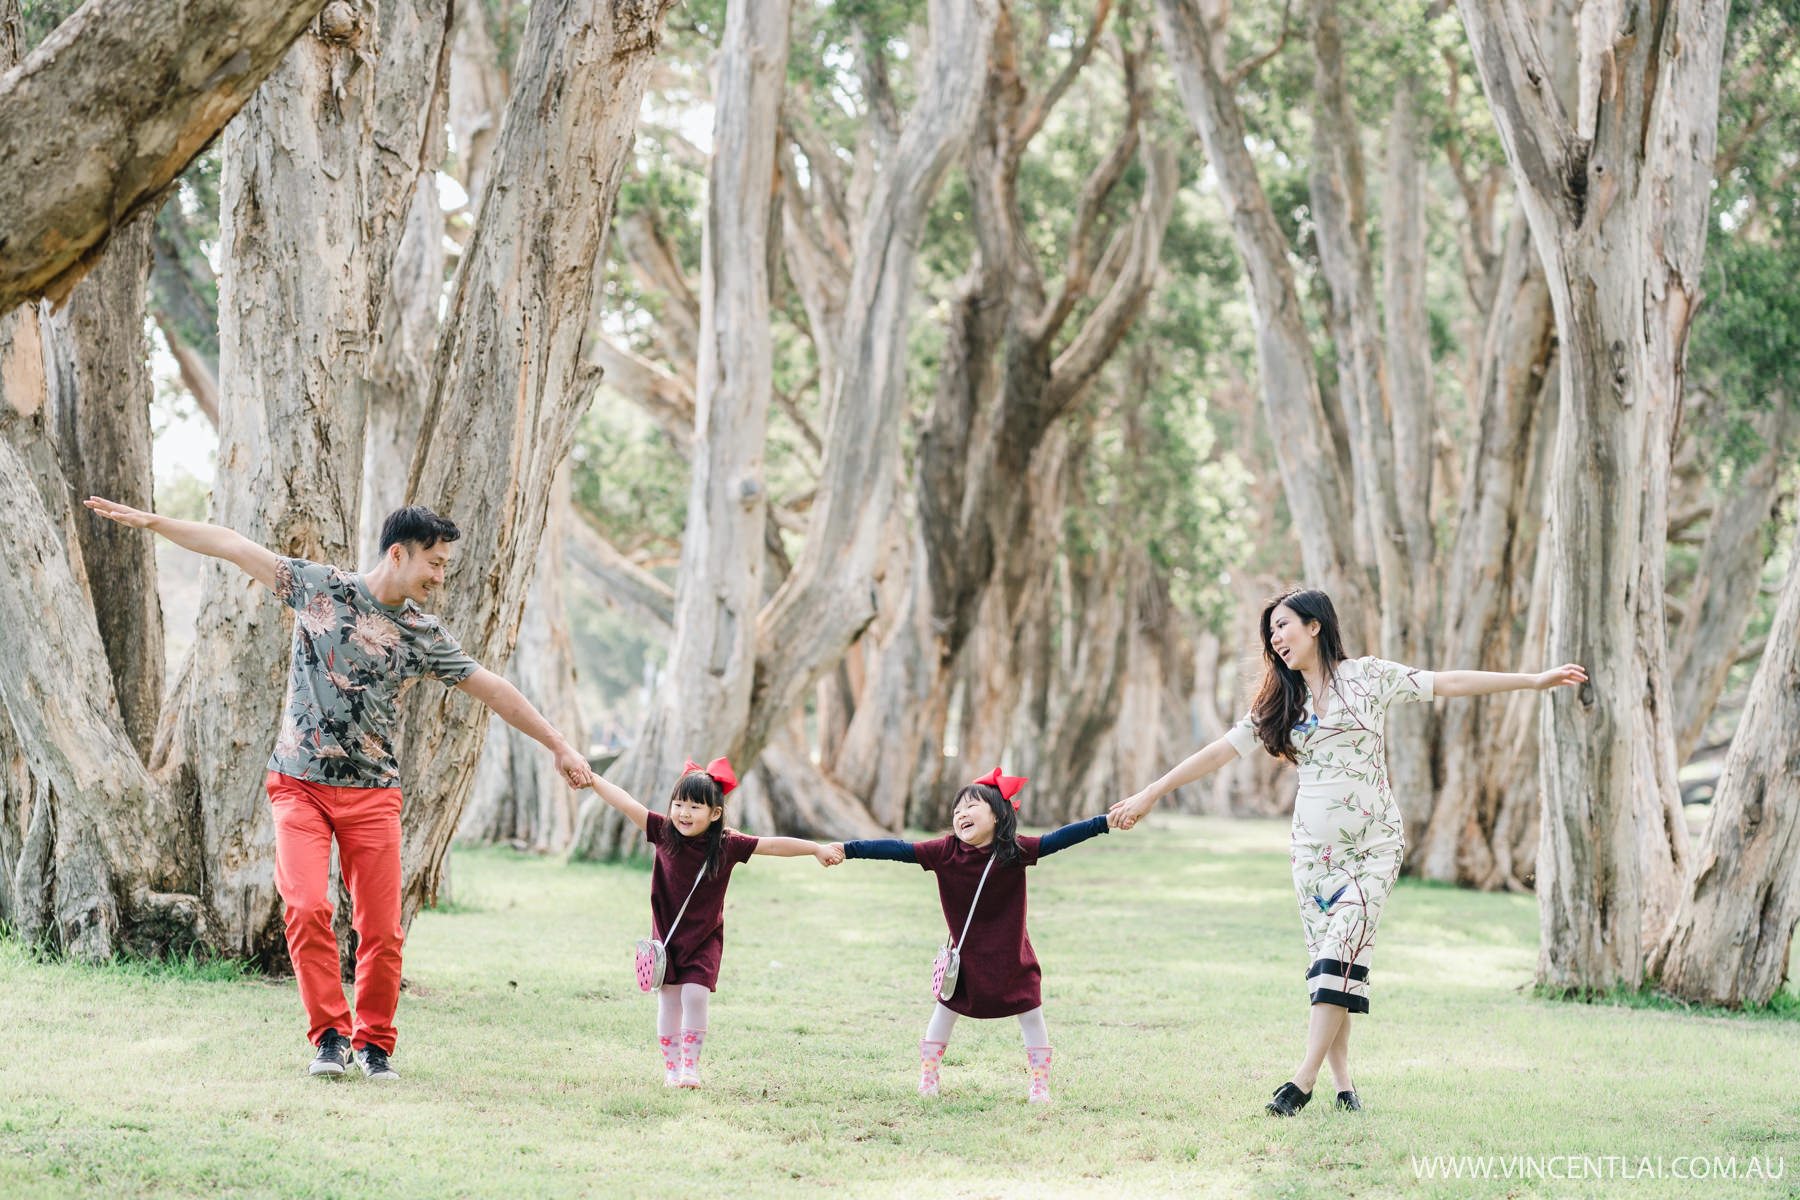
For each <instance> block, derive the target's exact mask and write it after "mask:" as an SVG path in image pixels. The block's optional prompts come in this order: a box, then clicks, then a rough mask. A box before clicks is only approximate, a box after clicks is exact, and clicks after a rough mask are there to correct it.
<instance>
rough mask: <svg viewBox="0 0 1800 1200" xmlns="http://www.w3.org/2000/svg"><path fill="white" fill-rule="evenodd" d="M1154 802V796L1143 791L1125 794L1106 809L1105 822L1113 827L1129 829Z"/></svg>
mask: <svg viewBox="0 0 1800 1200" xmlns="http://www.w3.org/2000/svg"><path fill="white" fill-rule="evenodd" d="M1155 803H1156V798H1155V797H1154V796H1147V795H1145V794H1144V793H1143V792H1138V793H1136V794H1135V795H1131V796H1127V797H1125V799H1123V800H1121V801H1119V802H1118V803H1117V804H1115V805H1113V806H1112V807H1111V808H1109V809H1107V810H1106V823H1107V824H1108V825H1110V826H1112V827H1113V828H1114V829H1130V828H1131V827H1132V826H1133V825H1136V824H1137V823H1138V821H1139V819H1140V818H1142V817H1143V815H1144V814H1145V813H1147V812H1149V811H1150V807H1151V805H1153V804H1155Z"/></svg>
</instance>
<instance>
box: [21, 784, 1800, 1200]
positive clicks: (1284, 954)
mask: <svg viewBox="0 0 1800 1200" xmlns="http://www.w3.org/2000/svg"><path fill="white" fill-rule="evenodd" d="M1286 844H1287V832H1286V827H1285V824H1284V823H1281V822H1228V821H1214V820H1202V819H1193V818H1182V817H1170V816H1163V817H1160V818H1156V819H1153V821H1152V822H1147V823H1146V824H1145V825H1142V826H1140V827H1139V828H1138V830H1136V831H1134V832H1132V833H1129V834H1117V833H1115V834H1113V835H1111V836H1109V837H1106V838H1101V839H1097V840H1095V841H1093V842H1089V843H1086V844H1084V845H1081V846H1078V847H1076V848H1074V849H1072V850H1070V851H1067V852H1066V853H1064V854H1061V855H1058V856H1056V857H1054V858H1051V859H1049V860H1047V861H1046V862H1045V863H1044V864H1043V865H1042V866H1041V867H1039V868H1037V869H1035V870H1034V872H1033V875H1032V922H1031V928H1032V940H1033V943H1034V944H1035V945H1036V947H1037V950H1038V955H1039V957H1040V958H1041V959H1042V960H1043V963H1044V999H1045V1013H1046V1016H1047V1018H1048V1022H1049V1026H1050V1032H1051V1038H1052V1041H1053V1042H1054V1044H1055V1047H1056V1052H1057V1059H1056V1065H1055V1069H1054V1072H1053V1079H1052V1083H1053V1087H1054V1089H1055V1093H1056V1103H1055V1104H1054V1105H1053V1106H1052V1107H1050V1108H1049V1109H1047V1110H1040V1109H1030V1108H1027V1106H1026V1105H1025V1103H1024V1094H1025V1084H1026V1080H1025V1066H1024V1055H1023V1053H1022V1051H1021V1049H1020V1045H1019V1034H1018V1026H1017V1023H1016V1022H1013V1021H1010V1020H1007V1021H995V1022H974V1021H968V1020H964V1021H963V1022H961V1023H960V1025H959V1026H958V1028H957V1031H956V1036H955V1038H954V1039H953V1041H952V1043H951V1046H950V1052H949V1055H948V1057H947V1058H946V1060H945V1066H944V1096H943V1098H942V1099H941V1100H939V1101H937V1102H927V1101H923V1100H921V1099H920V1098H919V1097H918V1096H917V1095H916V1094H915V1093H914V1084H915V1081H916V1075H917V1050H916V1047H917V1043H918V1040H919V1035H920V1033H921V1032H922V1030H923V1028H924V1023H925V1018H926V1016H927V1013H928V1010H929V1008H930V1004H929V1002H928V999H927V994H926V988H927V984H928V981H929V974H930V965H931V956H932V953H933V951H934V949H935V947H936V945H937V943H938V942H939V941H940V940H941V938H942V936H943V924H942V919H941V917H940V915H939V913H938V908H937V899H936V892H935V889H934V888H933V887H932V885H931V880H930V878H929V877H928V876H926V875H925V874H924V873H923V872H921V871H919V870H917V869H915V868H913V867H908V866H902V865H900V864H894V863H879V862H852V863H847V864H845V865H844V866H842V867H838V868H835V869H833V870H831V871H829V872H827V871H823V870H821V869H820V868H819V867H818V866H817V865H815V864H814V863H813V862H811V861H810V860H783V859H769V858H761V859H756V860H753V861H752V862H751V863H750V864H749V865H748V866H747V867H743V868H740V869H739V870H738V873H737V874H736V875H735V876H734V878H733V883H732V890H731V896H730V899H729V901H728V906H727V918H726V931H727V936H726V953H725V967H724V972H723V975H722V977H721V979H720V988H719V992H718V994H717V995H716V996H715V997H714V1000H713V1006H712V1017H711V1032H710V1035H709V1038H708V1041H707V1046H706V1054H705V1057H704V1059H703V1060H702V1074H703V1075H704V1077H705V1079H706V1083H707V1087H706V1089H705V1090H704V1091H701V1092H698V1093H677V1092H673V1091H670V1090H666V1089H664V1087H663V1086H662V1070H661V1063H660V1059H659V1057H658V1053H657V1050H656V1044H655V1038H654V1035H653V1020H654V1003H653V1001H652V1000H651V999H650V998H649V997H647V996H644V995H641V994H640V993H638V991H637V990H636V986H635V984H634V983H633V981H632V978H631V963H630V950H631V941H632V940H633V939H635V938H636V937H638V936H640V935H641V934H642V932H643V931H644V930H645V928H646V926H647V924H648V909H649V902H648V893H649V879H648V874H647V872H646V871H645V869H644V868H643V867H642V866H631V865H626V866H576V867H570V866H564V865H562V864H560V863H557V862H554V861H543V860H537V859H531V858H526V857H521V856H518V855H514V854H510V853H506V852H499V851H478V852H458V853H457V855H456V857H455V861H454V864H453V868H452V877H453V880H454V900H453V903H451V904H450V905H448V906H446V909H445V910H444V911H439V912H434V913H427V914H425V915H423V916H422V917H421V918H420V919H419V921H418V923H417V924H416V926H415V927H414V929H413V931H412V936H411V939H410V940H409V942H408V944H407V954H406V976H407V979H408V981H409V990H408V991H407V992H406V993H405V994H404V996H403V997H402V999H401V1006H400V1022H399V1023H400V1030H401V1034H400V1045H399V1047H398V1050H397V1052H396V1054H395V1058H394V1062H395V1066H396V1067H398V1068H399V1069H400V1070H401V1071H402V1072H403V1073H404V1074H405V1076H406V1078H405V1080H404V1082H402V1083H401V1084H399V1085H397V1086H393V1087H388V1088H382V1087H379V1086H376V1085H371V1084H369V1083H368V1082H367V1081H365V1080H362V1079H361V1078H360V1077H357V1078H351V1079H347V1080H345V1081H342V1082H338V1083H323V1082H320V1081H316V1080H311V1079H308V1078H307V1076H306V1074H305V1063H306V1060H307V1058H308V1057H309V1050H308V1048H307V1047H306V1045H305V1041H304V1036H303V1028H304V1023H303V1021H302V1019H301V1013H300V1005H299V1001H298V998H297V996H296V994H295V991H294V987H293V985H292V984H291V983H282V984H270V983H263V982H258V981H250V980H243V979H233V978H228V977H221V976H223V975H225V974H226V973H224V972H221V971H219V970H217V969H212V970H208V969H205V968H202V969H199V970H193V969H189V970H182V969H180V968H178V967H169V966H156V967H146V966H142V965H138V966H131V965H127V966H117V967H109V968H103V969H91V968H83V967H79V966H74V965H69V964H65V963H40V962H37V961H34V960H33V959H32V958H31V957H30V956H29V955H28V954H27V953H26V952H25V951H23V950H22V949H21V948H19V947H18V946H16V945H14V944H11V943H0V1019H3V1025H4V1028H5V1030H6V1032H7V1035H8V1042H9V1045H8V1046H7V1047H6V1049H5V1052H4V1063H5V1065H4V1067H0V1196H5V1197H12V1196H76V1195H82V1196H86V1195H133V1196H136V1195H148V1196H197V1195H203V1194H204V1195H209V1196H210V1195H258V1196H260V1195H268V1196H282V1197H288V1196H346V1197H349V1196H356V1197H361V1196H390V1195H391V1196H421V1197H445V1196H464V1195H469V1196H507V1197H519V1198H523V1197H535V1196H561V1195H570V1196H613V1195H619V1196H649V1195H654V1194H662V1195H667V1196H703V1195H707V1194H731V1195H737V1194H746V1195H769V1194H780V1195H830V1196H833V1197H855V1196H881V1197H885V1196H893V1195H904V1196H921V1197H933V1198H940V1197H955V1196H969V1197H999V1196H1005V1197H1032V1196H1068V1195H1117V1196H1155V1195H1191V1196H1245V1195H1247V1196H1268V1197H1274V1196H1346V1195H1349V1196H1383V1195H1393V1194H1402V1195H1409V1196H1414V1195H1416V1196H1454V1197H1464V1196H1555V1197H1561V1196H1613V1195H1619V1196H1632V1197H1651V1196H1682V1197H1688V1196H1706V1197H1714V1196H1719V1197H1725V1196H1740V1195H1742V1196H1782V1197H1794V1196H1800V1019H1796V1014H1800V1000H1796V999H1795V998H1794V997H1792V996H1789V997H1787V999H1788V1000H1789V1001H1793V1002H1791V1003H1786V1004H1785V1005H1784V1006H1782V1012H1783V1013H1784V1015H1779V1016H1771V1015H1760V1016H1738V1017H1726V1016H1720V1015H1707V1014H1695V1013H1689V1012H1683V1011H1679V1010H1674V1009H1671V1008H1667V1007H1654V1006H1589V1005H1575V1004H1563V1003H1552V1002H1548V1001H1545V1000H1540V999H1537V998H1535V997H1533V995H1532V994H1531V991H1530V981H1531V974H1532V967H1533V964H1534V961H1535V957H1536V952H1537V949H1536V947H1537V909H1536V905H1535V902H1534V901H1533V900H1532V899H1531V898H1530V897H1525V896H1510V895H1483V894H1476V893H1470V892H1462V891H1455V890H1452V889H1447V888H1439V887H1427V886H1422V885H1418V884H1411V883H1407V884H1402V886H1401V888H1400V890H1399V892H1398V893H1397V894H1396V896H1395V897H1394V898H1393V900H1392V901H1391V902H1390V904H1389V906H1388V909H1387V914H1386V917H1385V923H1384V926H1383V930H1382V941H1381V943H1380V945H1379V946H1378V948H1377V951H1376V958H1375V965H1374V970H1373V975H1372V982H1373V992H1372V1000H1373V1004H1374V1013H1373V1014H1372V1015H1371V1016H1368V1017H1359V1018H1357V1024H1356V1025H1355V1027H1354V1029H1355V1034H1354V1040H1353V1041H1352V1043H1351V1057H1352V1062H1353V1064H1357V1084H1358V1086H1359V1088H1360V1089H1361V1091H1362V1094H1363V1097H1364V1101H1365V1103H1366V1104H1367V1106H1368V1107H1367V1110H1366V1111H1364V1112H1362V1113H1360V1114H1348V1113H1338V1112H1334V1111H1332V1110H1331V1108H1330V1106H1329V1105H1328V1104H1326V1103H1322V1102H1321V1101H1324V1100H1327V1099H1328V1098H1329V1093H1328V1090H1327V1088H1328V1084H1329V1075H1328V1074H1326V1075H1322V1076H1321V1082H1322V1084H1324V1085H1326V1086H1322V1087H1321V1089H1320V1092H1319V1094H1318V1095H1317V1097H1316V1098H1315V1100H1314V1102H1313V1105H1312V1106H1311V1107H1310V1108H1308V1109H1307V1110H1306V1111H1305V1112H1304V1113H1303V1114H1301V1116H1300V1117H1299V1118H1298V1119H1296V1120H1293V1121H1286V1122H1278V1121H1275V1120H1273V1119H1271V1118H1268V1117H1265V1116H1264V1115H1262V1112H1261V1107H1262V1103H1263V1101H1264V1100H1265V1099H1267V1097H1268V1095H1269V1093H1270V1091H1272V1090H1273V1089H1274V1087H1275V1086H1276V1085H1277V1084H1278V1083H1280V1082H1281V1081H1282V1080H1283V1079H1285V1078H1286V1076H1287V1072H1288V1071H1289V1070H1290V1069H1291V1068H1292V1066H1293V1064H1294V1062H1295V1061H1296V1060H1297V1059H1298V1057H1299V1054H1300V1051H1301V1049H1302V1038H1303V1036H1304V1026H1305V1021H1306V1005H1305V992H1304V989H1303V985H1302V980H1301V970H1302V968H1303V966H1304V959H1305V953H1304V948H1303V944H1302V942H1301V937H1300V923H1299V921H1298V919H1297V917H1296V914H1295V912H1294V902H1293V898H1292V892H1291V890H1290V886H1289V883H1288V863H1287V853H1286ZM1458 1155H1478V1156H1479V1155H1493V1156H1519V1155H1524V1156H1533V1157H1534V1158H1535V1159H1536V1160H1537V1165H1538V1167H1540V1168H1541V1169H1542V1170H1543V1171H1550V1172H1555V1173H1556V1174H1558V1175H1559V1176H1565V1177H1560V1178H1544V1177H1542V1176H1541V1175H1539V1176H1534V1177H1533V1178H1531V1179H1528V1180H1523V1181H1521V1180H1520V1179H1518V1178H1514V1179H1511V1180H1502V1179H1493V1180H1489V1181H1479V1180H1478V1181H1471V1180H1468V1179H1462V1180H1452V1181H1444V1180H1441V1179H1438V1180H1434V1179H1423V1178H1420V1177H1419V1176H1418V1174H1417V1173H1416V1172H1415V1168H1414V1166H1413V1160H1414V1159H1415V1158H1416V1159H1420V1160H1424V1159H1429V1158H1434V1157H1436V1156H1458ZM1559 1155H1573V1156H1577V1157H1576V1159H1575V1161H1573V1162H1570V1161H1569V1160H1567V1159H1557V1158H1555V1157H1554V1156H1559ZM1580 1156H1588V1160H1583V1159H1582V1158H1581V1157H1580ZM1600 1156H1618V1159H1617V1160H1603V1159H1602V1158H1601V1157H1600ZM1690 1156H1692V1157H1700V1158H1703V1159H1705V1160H1707V1162H1706V1163H1705V1164H1702V1165H1700V1166H1696V1165H1695V1164H1691V1163H1686V1162H1685V1161H1684V1162H1683V1163H1681V1164H1677V1163H1676V1162H1675V1160H1676V1159H1677V1158H1682V1159H1684V1160H1685V1159H1686V1158H1688V1157H1690ZM1659 1157H1660V1159H1661V1160H1662V1163H1663V1170H1664V1172H1665V1174H1667V1173H1669V1172H1673V1171H1675V1170H1677V1169H1681V1170H1685V1171H1687V1172H1689V1173H1690V1174H1694V1173H1698V1171H1699V1170H1700V1169H1706V1170H1709V1171H1711V1172H1714V1174H1713V1177H1711V1178H1706V1179H1702V1180H1695V1179H1675V1178H1667V1177H1665V1178H1664V1179H1662V1180H1660V1181H1658V1180H1656V1179H1654V1178H1644V1177H1642V1176H1639V1177H1636V1178H1631V1179H1626V1178H1622V1177H1621V1174H1622V1172H1624V1171H1625V1170H1627V1169H1629V1170H1631V1171H1632V1172H1634V1173H1635V1172H1637V1171H1638V1170H1639V1169H1640V1160H1642V1159H1645V1158H1648V1159H1650V1160H1651V1167H1652V1169H1653V1170H1654V1169H1655V1162H1656V1160H1657V1159H1658V1158H1659ZM1733 1157H1735V1159H1736V1167H1737V1170H1738V1172H1739V1174H1740V1176H1742V1175H1743V1173H1744V1172H1746V1171H1747V1170H1748V1169H1749V1163H1750V1160H1751V1159H1752V1158H1755V1159H1756V1160H1758V1161H1759V1163H1766V1164H1767V1165H1768V1166H1769V1167H1770V1168H1771V1169H1773V1170H1780V1171H1782V1172H1783V1174H1782V1175H1781V1177H1780V1178H1778V1179H1775V1180H1772V1181H1771V1180H1766V1179H1760V1178H1758V1179H1744V1178H1741V1177H1740V1178H1739V1179H1737V1180H1735V1181H1734V1180H1731V1179H1727V1178H1720V1177H1718V1174H1717V1172H1718V1171H1719V1170H1721V1169H1723V1168H1724V1167H1725V1165H1726V1164H1725V1162H1724V1161H1723V1160H1729V1159H1731V1158H1733ZM1715 1158H1717V1159H1719V1160H1721V1161H1720V1162H1719V1163H1718V1164H1717V1166H1714V1164H1713V1163H1712V1161H1711V1160H1713V1159H1715ZM1625 1159H1629V1160H1630V1163H1629V1165H1628V1166H1627V1165H1624V1164H1623V1163H1622V1160H1625ZM1505 1165H1507V1164H1506V1163H1504V1162H1502V1161H1496V1162H1495V1163H1494V1164H1493V1168H1492V1169H1493V1170H1494V1171H1495V1172H1496V1173H1498V1172H1499V1171H1501V1170H1502V1169H1503V1168H1504V1166H1505ZM1514 1169H1515V1170H1517V1169H1518V1168H1517V1167H1516V1166H1515V1168H1514ZM1608 1173H1610V1175H1611V1177H1608ZM1566 1176H1574V1177H1573V1178H1569V1177H1566ZM1582 1176H1586V1177H1585V1178H1583V1177H1582Z"/></svg>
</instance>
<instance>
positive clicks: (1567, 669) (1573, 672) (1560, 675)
mask: <svg viewBox="0 0 1800 1200" xmlns="http://www.w3.org/2000/svg"><path fill="white" fill-rule="evenodd" d="M1586 682H1587V668H1585V667H1579V666H1576V665H1575V664H1574V663H1564V664H1563V665H1562V666H1560V667H1554V668H1552V669H1550V670H1548V671H1545V672H1543V673H1541V674H1540V675H1538V676H1537V677H1536V679H1534V680H1533V681H1532V685H1531V686H1532V687H1534V688H1536V689H1537V690H1538V691H1540V692H1547V691H1549V690H1550V689H1551V688H1556V687H1580V686H1581V685H1582V684H1584V683H1586Z"/></svg>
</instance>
